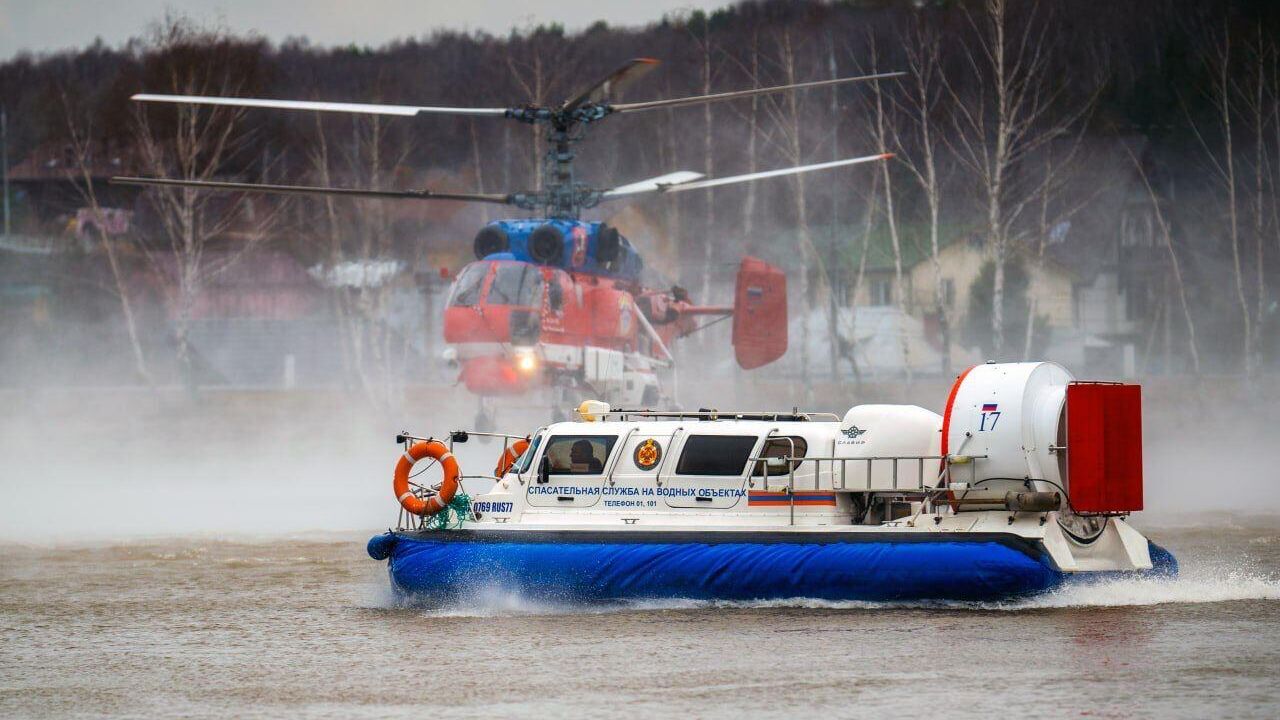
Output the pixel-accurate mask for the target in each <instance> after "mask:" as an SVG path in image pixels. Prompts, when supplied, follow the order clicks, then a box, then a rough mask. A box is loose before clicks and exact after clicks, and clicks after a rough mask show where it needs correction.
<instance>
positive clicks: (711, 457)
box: [676, 435, 756, 475]
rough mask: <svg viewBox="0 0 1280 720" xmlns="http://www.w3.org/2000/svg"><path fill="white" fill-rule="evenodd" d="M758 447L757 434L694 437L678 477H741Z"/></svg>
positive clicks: (687, 443) (687, 444)
mask: <svg viewBox="0 0 1280 720" xmlns="http://www.w3.org/2000/svg"><path fill="white" fill-rule="evenodd" d="M755 446H756V436H755V435H690V436H689V439H688V440H685V442H684V450H683V451H681V453H680V462H679V463H677V464H676V474H677V475H741V474H742V471H743V470H746V469H747V459H748V458H750V457H751V449H752V448H754V447H755Z"/></svg>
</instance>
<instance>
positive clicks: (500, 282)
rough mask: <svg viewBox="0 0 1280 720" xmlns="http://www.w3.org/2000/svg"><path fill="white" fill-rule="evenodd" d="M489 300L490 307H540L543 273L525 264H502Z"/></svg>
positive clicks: (490, 291) (490, 290) (491, 286)
mask: <svg viewBox="0 0 1280 720" xmlns="http://www.w3.org/2000/svg"><path fill="white" fill-rule="evenodd" d="M487 300H488V303H489V304H490V305H519V306H521V307H538V306H539V305H541V304H542V273H541V272H539V271H538V268H536V267H534V266H532V265H526V264H525V263H502V264H501V265H499V266H498V272H497V274H496V275H494V277H493V284H492V285H490V286H489V296H488V298H487Z"/></svg>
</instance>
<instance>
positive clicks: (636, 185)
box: [601, 170, 706, 198]
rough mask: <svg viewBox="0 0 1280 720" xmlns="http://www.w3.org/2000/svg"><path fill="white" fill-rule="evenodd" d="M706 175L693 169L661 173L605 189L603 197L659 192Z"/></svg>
mask: <svg viewBox="0 0 1280 720" xmlns="http://www.w3.org/2000/svg"><path fill="white" fill-rule="evenodd" d="M704 177H706V176H705V175H703V174H702V173H699V172H693V171H692V170H677V171H676V172H671V173H667V174H666V175H659V176H657V177H651V178H648V179H646V180H637V181H636V182H633V183H627V184H626V185H619V186H618V187H616V188H610V189H608V190H605V191H604V193H603V194H602V195H601V197H605V198H615V197H622V196H623V195H635V194H637V193H647V192H659V191H661V190H663V189H666V188H669V187H671V186H674V185H679V184H681V183H687V182H693V181H694V180H701V179H702V178H704Z"/></svg>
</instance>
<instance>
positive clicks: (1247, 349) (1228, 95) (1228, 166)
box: [1183, 29, 1254, 377]
mask: <svg viewBox="0 0 1280 720" xmlns="http://www.w3.org/2000/svg"><path fill="white" fill-rule="evenodd" d="M1207 60H1208V63H1209V66H1210V69H1211V70H1212V75H1211V79H1210V81H1209V84H1208V85H1207V86H1206V87H1205V88H1203V91H1204V93H1205V94H1206V96H1207V97H1208V99H1209V100H1210V101H1212V103H1213V105H1214V110H1215V111H1216V115H1217V117H1216V119H1215V121H1216V122H1217V124H1218V127H1217V128H1216V130H1217V131H1218V132H1220V133H1221V135H1222V146H1221V147H1220V148H1216V147H1214V146H1212V145H1211V144H1210V142H1209V140H1208V138H1206V137H1205V134H1204V132H1202V130H1201V128H1200V126H1199V125H1198V124H1197V123H1195V122H1194V121H1192V120H1191V117H1190V113H1189V111H1188V110H1187V108H1186V104H1185V103H1184V104H1183V112H1184V114H1185V115H1186V116H1187V119H1188V124H1189V125H1190V126H1191V130H1192V134H1193V135H1194V136H1195V138H1196V141H1197V142H1198V143H1199V145H1200V148H1201V150H1203V151H1204V155H1205V160H1206V162H1207V163H1208V166H1209V168H1210V170H1211V171H1212V173H1213V175H1214V177H1215V178H1216V179H1217V181H1218V182H1219V183H1220V184H1221V186H1222V189H1223V192H1224V193H1225V194H1226V204H1227V241H1228V242H1229V243H1230V245H1231V267H1232V276H1233V278H1234V280H1235V283H1234V284H1235V291H1236V302H1237V304H1238V305H1239V308H1240V321H1241V323H1242V326H1243V328H1244V337H1243V350H1244V355H1243V360H1244V371H1245V374H1246V375H1248V376H1250V377H1252V376H1253V373H1254V363H1253V359H1254V358H1253V351H1254V342H1253V332H1254V328H1253V317H1252V315H1251V313H1250V309H1249V300H1248V298H1247V297H1246V295H1245V289H1244V285H1245V277H1244V268H1243V266H1242V263H1241V242H1240V206H1239V199H1238V197H1237V196H1238V193H1239V180H1238V178H1237V172H1236V157H1235V154H1236V146H1235V136H1234V126H1233V122H1232V116H1233V114H1234V109H1233V108H1232V102H1231V101H1232V97H1233V96H1234V95H1236V94H1237V93H1238V92H1239V91H1240V88H1239V86H1238V84H1237V80H1236V78H1234V77H1233V76H1232V74H1231V67H1230V66H1231V31H1230V29H1226V30H1224V31H1223V34H1222V36H1221V38H1215V39H1214V40H1213V43H1212V47H1211V48H1210V49H1209V51H1208V58H1207Z"/></svg>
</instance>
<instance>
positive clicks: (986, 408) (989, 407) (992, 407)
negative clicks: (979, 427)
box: [982, 403, 996, 412]
mask: <svg viewBox="0 0 1280 720" xmlns="http://www.w3.org/2000/svg"><path fill="white" fill-rule="evenodd" d="M995 411H996V404H995V403H983V405H982V412H995Z"/></svg>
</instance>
